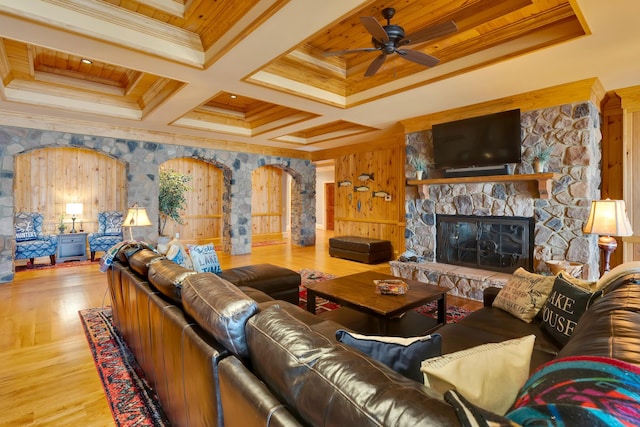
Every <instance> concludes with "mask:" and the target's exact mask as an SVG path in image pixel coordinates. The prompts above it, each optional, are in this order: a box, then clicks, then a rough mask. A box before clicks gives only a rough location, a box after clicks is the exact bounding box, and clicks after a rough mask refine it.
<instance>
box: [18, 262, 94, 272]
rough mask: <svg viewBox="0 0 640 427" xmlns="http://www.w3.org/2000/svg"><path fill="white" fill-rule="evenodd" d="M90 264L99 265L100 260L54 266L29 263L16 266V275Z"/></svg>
mask: <svg viewBox="0 0 640 427" xmlns="http://www.w3.org/2000/svg"><path fill="white" fill-rule="evenodd" d="M89 264H96V265H99V259H96V260H95V261H91V260H89V259H87V260H84V261H66V262H61V263H60V264H54V265H51V263H49V262H48V263H46V264H44V263H42V264H39V263H36V264H31V262H27V264H26V265H17V266H16V273H18V272H20V271H32V270H48V269H51V268H69V267H78V266H80V265H89Z"/></svg>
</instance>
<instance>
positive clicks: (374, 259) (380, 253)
mask: <svg viewBox="0 0 640 427" xmlns="http://www.w3.org/2000/svg"><path fill="white" fill-rule="evenodd" d="M329 255H331V256H334V257H338V258H344V259H349V260H352V261H360V262H364V263H367V264H378V263H380V262H384V261H388V260H390V259H391V257H392V256H393V249H392V247H391V242H390V241H388V240H378V239H370V238H368V237H358V236H339V237H331V238H330V239H329Z"/></svg>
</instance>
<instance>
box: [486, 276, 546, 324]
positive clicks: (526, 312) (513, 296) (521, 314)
mask: <svg viewBox="0 0 640 427" xmlns="http://www.w3.org/2000/svg"><path fill="white" fill-rule="evenodd" d="M554 281H555V276H543V275H540V274H535V273H529V272H528V271H527V270H525V269H524V268H522V267H520V268H518V269H517V270H516V271H514V273H513V276H512V277H511V279H509V281H508V282H507V284H506V285H504V288H502V289H501V290H500V292H498V295H497V296H496V299H495V300H494V301H493V307H497V308H500V309H502V310H504V311H506V312H508V313H510V314H512V315H514V316H515V317H517V318H518V319H520V320H523V321H525V322H527V323H531V321H532V320H533V318H534V317H536V314H538V312H539V311H540V309H541V308H542V306H543V305H544V303H545V301H546V300H547V298H548V297H549V293H551V288H552V287H553V282H554Z"/></svg>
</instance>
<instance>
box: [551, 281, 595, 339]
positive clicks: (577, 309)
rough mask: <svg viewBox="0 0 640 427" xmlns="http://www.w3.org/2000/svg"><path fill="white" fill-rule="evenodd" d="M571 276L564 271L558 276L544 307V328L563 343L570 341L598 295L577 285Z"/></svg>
mask: <svg viewBox="0 0 640 427" xmlns="http://www.w3.org/2000/svg"><path fill="white" fill-rule="evenodd" d="M570 277H571V276H570V275H568V274H564V273H560V274H559V275H558V276H557V277H556V280H555V282H554V283H553V288H552V289H551V294H550V295H549V298H548V299H547V301H546V302H545V303H544V306H543V307H542V329H544V330H545V331H547V332H548V333H549V334H550V335H551V336H552V337H553V338H554V339H555V340H556V341H558V342H559V343H560V344H562V345H565V344H566V343H567V341H569V337H571V334H572V333H573V329H574V328H575V327H576V325H577V324H578V320H579V319H580V317H582V314H583V313H584V312H585V311H586V310H587V308H588V307H589V305H590V304H591V300H592V298H594V296H595V295H596V294H593V293H591V291H590V290H589V289H585V288H583V287H580V286H576V285H575V284H574V283H573V282H572V280H571V279H569V278H570ZM598 294H599V292H598Z"/></svg>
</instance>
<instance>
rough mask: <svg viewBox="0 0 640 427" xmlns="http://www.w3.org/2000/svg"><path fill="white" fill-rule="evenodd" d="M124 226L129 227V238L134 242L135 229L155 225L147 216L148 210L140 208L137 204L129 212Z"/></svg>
mask: <svg viewBox="0 0 640 427" xmlns="http://www.w3.org/2000/svg"><path fill="white" fill-rule="evenodd" d="M122 225H123V226H125V227H129V237H130V240H133V230H132V228H133V227H144V226H147V225H153V224H151V220H150V219H149V215H147V209H146V208H141V207H138V204H137V203H135V204H134V205H133V206H131V207H130V208H129V210H128V211H127V216H126V217H125V219H124V221H123V223H122Z"/></svg>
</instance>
